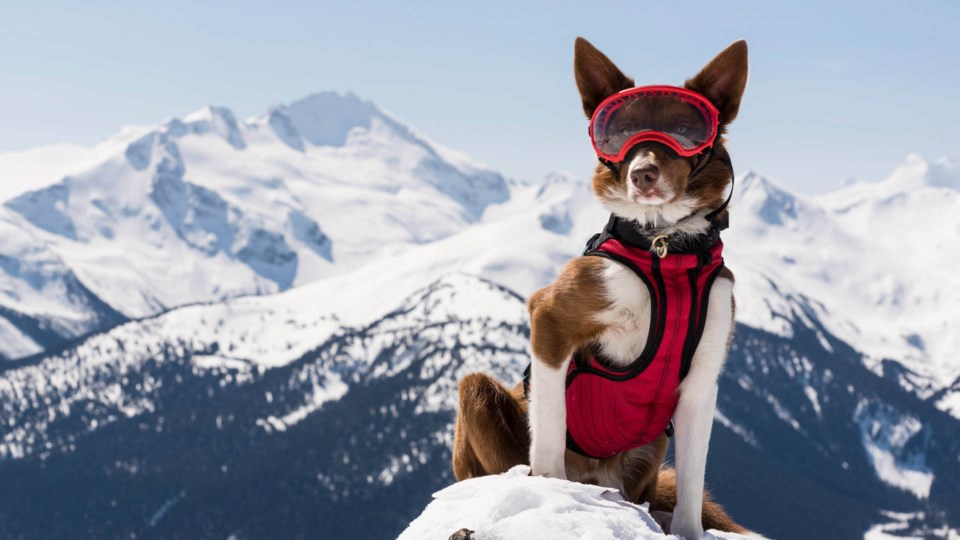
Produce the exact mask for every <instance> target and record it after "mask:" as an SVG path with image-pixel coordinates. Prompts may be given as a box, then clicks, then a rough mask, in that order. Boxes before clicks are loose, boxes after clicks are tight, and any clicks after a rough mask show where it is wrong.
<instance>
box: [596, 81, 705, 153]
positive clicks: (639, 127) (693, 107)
mask: <svg viewBox="0 0 960 540" xmlns="http://www.w3.org/2000/svg"><path fill="white" fill-rule="evenodd" d="M719 126H720V113H719V111H717V108H716V107H715V106H714V105H713V103H710V100H708V99H707V98H706V97H704V96H703V95H701V94H699V93H697V92H694V91H692V90H687V89H686V88H679V87H676V86H638V87H636V88H628V89H626V90H623V91H621V92H618V93H616V94H614V95H612V96H610V97H608V98H607V99H605V100H603V102H601V103H600V105H599V106H598V107H597V109H596V110H595V111H594V112H593V116H592V117H591V118H590V142H591V143H592V144H593V149H594V150H595V151H596V152H597V157H599V158H600V159H603V160H606V161H612V162H615V163H618V162H621V161H623V160H624V159H625V158H626V156H627V153H629V152H630V149H631V148H633V147H634V146H635V145H636V144H637V143H640V142H644V141H655V142H658V143H662V144H664V145H666V146H667V147H669V148H670V149H671V150H673V151H674V152H676V153H677V154H679V155H681V156H683V157H690V156H694V155H697V154H699V153H701V152H703V151H704V150H706V149H708V148H710V147H711V146H713V143H714V141H716V139H717V133H718V129H719Z"/></svg>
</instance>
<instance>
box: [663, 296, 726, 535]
mask: <svg viewBox="0 0 960 540" xmlns="http://www.w3.org/2000/svg"><path fill="white" fill-rule="evenodd" d="M732 329H733V283H732V282H731V281H730V280H728V279H722V278H718V279H717V280H716V281H715V282H714V284H713V288H712V289H711V290H710V300H709V307H708V308H707V318H706V322H705V326H704V329H703V336H702V337H701V338H700V344H699V345H698V346H697V350H696V352H694V355H693V361H692V362H691V366H690V372H689V373H687V377H686V378H685V379H684V380H683V383H682V384H681V385H680V389H679V392H680V403H679V404H678V406H677V412H676V414H675V415H674V418H675V419H676V436H675V440H674V444H675V445H676V446H675V457H676V464H677V506H676V508H675V509H674V512H673V521H672V523H671V525H670V532H671V533H673V534H679V535H681V536H683V537H684V538H688V539H689V538H700V536H701V535H702V534H703V524H702V521H701V509H702V507H703V479H704V474H705V473H706V466H707V448H708V446H709V444H710V431H711V428H712V427H713V413H714V409H715V408H716V404H717V378H718V377H719V376H720V370H721V369H722V368H723V363H724V360H725V359H726V356H727V345H728V341H729V338H730V332H731V330H732Z"/></svg>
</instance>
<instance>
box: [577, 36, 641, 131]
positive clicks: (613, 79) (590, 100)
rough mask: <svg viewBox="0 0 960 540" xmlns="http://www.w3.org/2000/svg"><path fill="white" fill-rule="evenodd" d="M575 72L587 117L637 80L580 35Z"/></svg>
mask: <svg viewBox="0 0 960 540" xmlns="http://www.w3.org/2000/svg"><path fill="white" fill-rule="evenodd" d="M573 74H574V75H575V76H576V78H577V88H578V89H579V90H580V98H581V99H582V100H583V112H585V113H586V114H587V118H590V117H591V116H593V111H594V110H596V108H597V105H600V102H601V101H603V100H604V99H606V98H608V97H610V96H612V95H613V94H616V93H617V92H619V91H621V90H623V89H626V88H632V87H633V79H631V78H630V77H627V76H626V75H624V74H623V73H622V72H621V71H620V70H619V69H617V66H615V65H613V62H611V61H610V59H609V58H607V57H606V56H605V55H604V54H603V53H602V52H600V51H598V50H597V48H596V47H594V46H593V45H591V44H590V42H589V41H587V40H585V39H583V38H582V37H578V38H577V41H576V42H575V43H574V45H573Z"/></svg>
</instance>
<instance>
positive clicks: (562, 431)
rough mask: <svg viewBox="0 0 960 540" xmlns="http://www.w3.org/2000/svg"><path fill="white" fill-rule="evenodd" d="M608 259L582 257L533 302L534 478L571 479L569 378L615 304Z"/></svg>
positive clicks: (531, 458)
mask: <svg viewBox="0 0 960 540" xmlns="http://www.w3.org/2000/svg"><path fill="white" fill-rule="evenodd" d="M603 269H604V260H603V259H601V258H599V257H581V258H579V259H574V260H572V261H570V262H569V263H567V264H566V266H564V268H563V270H562V271H561V272H560V275H559V276H558V277H557V281H555V282H554V283H553V284H551V285H549V286H547V287H544V288H543V289H540V290H539V291H537V292H535V293H534V294H533V296H531V297H530V301H529V302H527V308H528V309H529V311H530V350H531V353H532V356H533V365H532V366H531V368H530V407H529V411H530V412H529V414H530V439H531V440H530V466H531V468H532V469H533V474H536V475H545V476H553V477H555V478H566V477H567V474H566V469H565V463H564V454H565V453H566V448H567V405H566V395H565V394H566V379H567V368H569V367H570V359H571V358H572V356H573V352H574V350H575V349H576V348H577V347H580V346H583V345H584V344H586V343H589V342H590V341H591V340H593V339H596V337H597V336H598V335H600V333H601V332H602V331H603V330H604V325H603V323H601V322H599V321H598V320H597V319H596V314H597V313H600V312H602V311H603V310H605V309H607V308H608V307H609V305H610V303H609V301H608V300H607V292H606V288H605V285H604V282H603V277H602V276H603Z"/></svg>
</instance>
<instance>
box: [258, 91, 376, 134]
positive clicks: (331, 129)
mask: <svg viewBox="0 0 960 540" xmlns="http://www.w3.org/2000/svg"><path fill="white" fill-rule="evenodd" d="M278 114H281V115H283V116H284V117H286V119H287V121H288V122H289V126H290V127H292V128H293V129H294V130H296V132H297V133H298V134H299V135H300V137H302V138H303V139H304V140H306V141H308V142H310V143H312V144H314V145H316V146H343V145H344V144H345V143H346V142H347V136H348V135H349V134H350V131H351V130H353V129H354V128H358V127H359V128H365V129H369V128H370V126H371V123H372V122H373V119H374V118H385V115H384V113H383V112H382V111H381V110H380V109H379V108H378V107H377V106H376V105H374V104H373V102H372V101H368V100H364V99H361V98H360V97H359V96H357V95H356V94H354V93H353V92H347V93H345V94H341V93H339V92H318V93H315V94H311V95H309V96H307V97H305V98H302V99H298V100H296V101H294V102H292V103H290V104H288V105H279V106H276V107H273V108H272V109H271V110H270V111H269V112H268V113H267V115H268V117H269V118H270V122H271V123H275V122H276V120H275V118H276V116H277V115H278ZM286 135H289V133H287V134H286Z"/></svg>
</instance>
